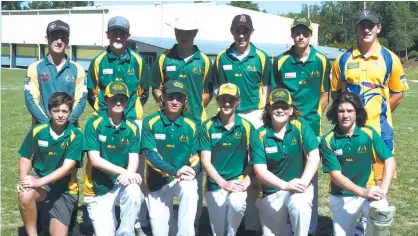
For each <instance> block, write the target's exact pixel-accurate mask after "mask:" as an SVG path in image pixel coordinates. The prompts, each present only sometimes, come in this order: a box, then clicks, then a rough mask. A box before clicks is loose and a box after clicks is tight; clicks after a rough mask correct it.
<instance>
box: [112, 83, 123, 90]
mask: <svg viewBox="0 0 418 236" xmlns="http://www.w3.org/2000/svg"><path fill="white" fill-rule="evenodd" d="M113 89H114V90H118V91H122V90H123V89H124V88H123V86H122V85H121V84H115V85H113Z"/></svg>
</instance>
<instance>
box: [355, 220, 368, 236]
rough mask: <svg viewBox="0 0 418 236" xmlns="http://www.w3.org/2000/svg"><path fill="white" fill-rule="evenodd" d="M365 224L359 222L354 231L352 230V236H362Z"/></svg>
mask: <svg viewBox="0 0 418 236" xmlns="http://www.w3.org/2000/svg"><path fill="white" fill-rule="evenodd" d="M366 225H367V222H365V221H360V222H359V223H358V224H357V225H356V229H355V230H354V236H364V231H365V229H366Z"/></svg>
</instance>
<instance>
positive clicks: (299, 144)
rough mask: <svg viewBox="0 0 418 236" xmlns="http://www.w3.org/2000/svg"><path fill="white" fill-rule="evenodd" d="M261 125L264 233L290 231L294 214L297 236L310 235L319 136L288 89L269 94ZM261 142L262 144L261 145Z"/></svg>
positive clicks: (257, 151) (257, 154)
mask: <svg viewBox="0 0 418 236" xmlns="http://www.w3.org/2000/svg"><path fill="white" fill-rule="evenodd" d="M269 97H270V98H269V105H268V106H266V109H265V110H264V114H263V121H264V124H265V125H264V126H263V127H262V128H260V129H259V133H260V134H259V142H261V143H260V144H259V145H254V146H253V152H252V157H253V163H254V171H255V174H256V175H257V177H258V178H259V179H260V181H261V182H262V183H261V189H262V194H263V198H261V199H258V200H257V202H256V204H257V207H258V210H259V212H260V220H261V224H262V227H263V235H287V234H286V229H287V219H288V217H287V216H288V215H289V216H290V222H291V224H292V230H293V233H294V235H298V236H306V235H308V232H309V223H310V220H311V212H312V199H313V195H314V186H313V185H312V184H311V181H312V178H313V176H314V175H315V174H316V172H317V170H318V167H319V162H320V157H319V151H318V145H319V142H318V139H317V137H316V135H315V133H314V132H313V131H312V129H311V127H310V126H309V124H308V123H307V122H306V121H304V120H303V119H298V116H299V115H300V113H299V110H298V108H297V107H296V106H295V105H293V102H292V98H291V96H290V93H289V91H288V90H286V89H282V88H276V89H274V90H273V91H272V92H271V94H270V96H269ZM259 146H261V148H259Z"/></svg>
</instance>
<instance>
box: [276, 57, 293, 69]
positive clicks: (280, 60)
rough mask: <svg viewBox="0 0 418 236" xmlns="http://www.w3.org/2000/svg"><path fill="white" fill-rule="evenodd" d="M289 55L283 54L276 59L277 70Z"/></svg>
mask: <svg viewBox="0 0 418 236" xmlns="http://www.w3.org/2000/svg"><path fill="white" fill-rule="evenodd" d="M289 56H290V55H284V56H283V57H282V58H280V59H279V60H278V61H277V71H280V69H281V68H282V66H283V63H284V62H285V61H286V60H287V58H289Z"/></svg>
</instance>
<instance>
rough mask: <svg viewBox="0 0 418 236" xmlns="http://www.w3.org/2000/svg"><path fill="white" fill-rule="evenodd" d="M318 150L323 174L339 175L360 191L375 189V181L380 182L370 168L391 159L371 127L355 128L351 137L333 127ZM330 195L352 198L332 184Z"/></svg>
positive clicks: (351, 194) (386, 148)
mask: <svg viewBox="0 0 418 236" xmlns="http://www.w3.org/2000/svg"><path fill="white" fill-rule="evenodd" d="M320 150H321V154H322V164H323V167H322V168H323V171H324V173H329V172H331V171H341V173H342V174H343V175H344V176H345V177H347V178H348V179H350V180H351V181H352V182H353V183H355V184H356V185H358V186H360V187H362V188H367V187H370V186H375V179H379V178H378V176H375V175H376V173H375V172H374V171H373V164H374V163H377V162H383V161H385V160H387V159H388V158H390V157H392V156H393V154H392V152H391V151H390V150H389V148H388V147H387V146H386V144H385V143H384V142H383V140H382V138H381V137H380V136H379V134H378V133H377V132H376V131H375V130H374V129H373V128H372V127H370V126H365V127H358V126H356V127H355V129H354V133H353V135H352V136H351V137H349V136H347V135H345V134H343V133H342V131H341V130H339V128H338V126H336V127H335V128H334V129H332V130H331V131H329V132H328V133H326V134H325V135H323V136H322V139H321V145H320ZM380 175H383V173H380ZM381 178H382V177H380V179H381ZM330 193H331V194H332V195H344V196H353V195H354V194H353V193H352V192H350V191H347V190H345V189H342V188H341V187H339V186H338V185H336V184H335V183H334V182H332V181H331V182H330Z"/></svg>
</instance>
